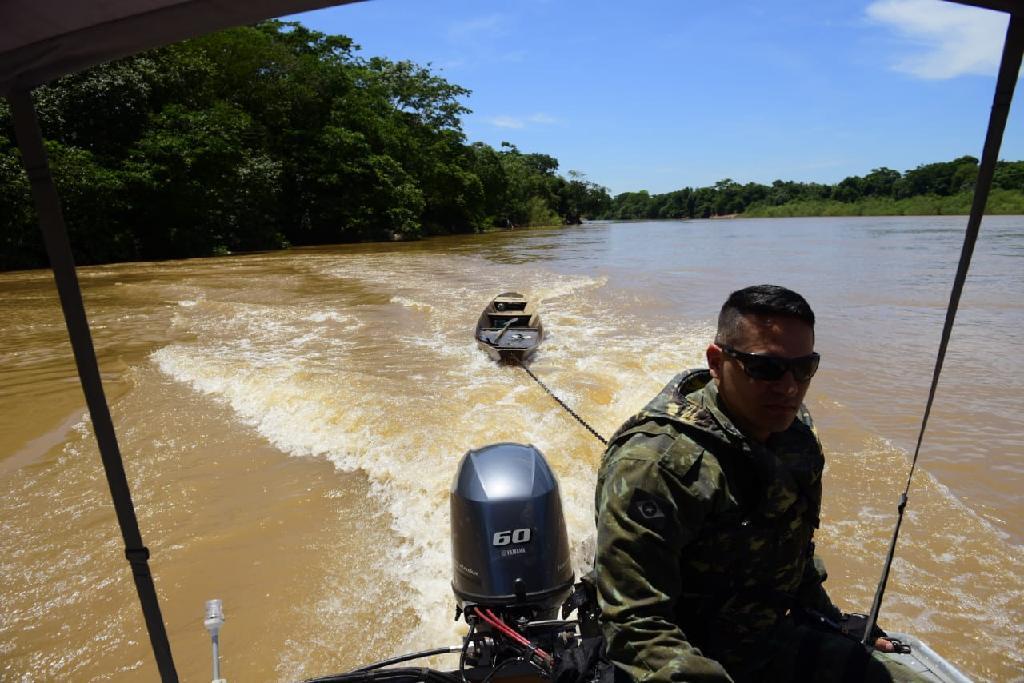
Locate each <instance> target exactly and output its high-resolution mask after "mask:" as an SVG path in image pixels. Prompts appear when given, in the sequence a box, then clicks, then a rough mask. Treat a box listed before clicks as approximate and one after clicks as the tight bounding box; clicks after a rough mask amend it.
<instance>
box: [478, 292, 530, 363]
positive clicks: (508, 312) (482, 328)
mask: <svg viewBox="0 0 1024 683" xmlns="http://www.w3.org/2000/svg"><path fill="white" fill-rule="evenodd" d="M543 338H544V326H543V325H542V324H541V322H540V316H539V315H538V314H537V306H536V304H534V303H532V302H530V301H527V300H526V297H525V296H523V295H522V294H519V293H518V292H505V293H503V294H499V295H498V296H496V297H494V300H493V301H491V303H489V304H487V308H485V309H484V312H483V313H481V314H480V319H479V320H478V321H477V323H476V341H477V344H478V345H479V346H480V348H481V349H483V350H484V351H486V352H487V355H489V356H490V357H491V358H493V359H494V360H497V361H506V362H508V361H521V360H525V359H526V358H528V357H529V356H530V354H532V353H533V352H534V351H536V350H537V347H538V346H540V342H541V339H543Z"/></svg>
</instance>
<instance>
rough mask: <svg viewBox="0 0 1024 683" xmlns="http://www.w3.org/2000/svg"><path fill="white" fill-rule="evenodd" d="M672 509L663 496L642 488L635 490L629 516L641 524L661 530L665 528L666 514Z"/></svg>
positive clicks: (653, 529) (630, 502)
mask: <svg viewBox="0 0 1024 683" xmlns="http://www.w3.org/2000/svg"><path fill="white" fill-rule="evenodd" d="M670 510H671V506H670V505H669V503H668V501H666V500H665V499H664V498H662V497H661V496H658V495H655V494H653V493H648V492H647V491H643V490H641V489H634V490H633V497H632V498H630V501H629V518H630V519H632V520H633V521H634V522H636V523H637V524H639V525H640V526H642V527H645V528H647V529H651V530H652V531H661V530H662V529H664V528H665V523H666V521H667V518H666V515H667V514H668V513H669V511H670Z"/></svg>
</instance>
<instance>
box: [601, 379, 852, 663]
mask: <svg viewBox="0 0 1024 683" xmlns="http://www.w3.org/2000/svg"><path fill="white" fill-rule="evenodd" d="M823 465H824V457H823V456H822V453H821V446H820V444H819V443H818V438H817V436H816V434H815V432H814V430H813V427H812V424H811V420H810V416H809V415H808V414H807V411H806V409H804V408H803V407H801V410H800V413H799V415H798V416H797V419H796V420H794V422H793V424H792V426H790V428H789V429H787V430H786V431H785V432H781V433H778V434H773V435H772V436H771V437H770V438H769V440H768V442H767V443H766V444H760V443H757V442H754V441H752V440H750V439H748V438H747V437H745V436H744V435H743V434H742V433H741V432H740V431H739V430H738V429H737V428H736V426H735V425H733V423H732V422H731V421H730V420H729V418H728V417H727V416H726V415H725V414H724V413H723V411H722V409H721V407H720V405H719V401H718V391H717V386H716V384H715V382H713V381H711V376H710V373H709V372H708V371H707V370H693V371H689V372H686V373H682V374H680V375H678V376H676V377H675V378H674V379H673V380H672V381H671V382H670V383H669V384H668V385H667V386H666V387H665V388H664V389H663V390H662V392H661V393H660V394H659V395H658V396H657V397H656V398H655V399H654V400H653V401H651V402H650V403H649V404H648V405H647V407H646V408H644V409H643V410H642V411H641V412H640V413H638V414H637V415H636V416H634V417H633V418H631V419H630V420H629V421H627V422H626V423H625V424H624V425H623V426H622V427H621V428H620V429H619V431H618V432H616V433H615V435H614V436H613V437H612V439H611V440H610V442H609V446H608V450H607V451H606V452H605V455H604V459H603V461H602V464H601V469H600V472H599V476H598V483H597V500H596V507H597V553H596V558H595V567H594V568H595V572H594V580H595V583H596V587H597V593H598V601H599V604H600V607H601V612H602V616H601V619H602V628H603V631H604V635H605V639H606V641H607V649H608V654H609V657H610V658H611V659H612V661H614V662H615V663H616V664H617V665H619V666H620V667H621V668H623V669H625V670H626V671H627V672H628V673H630V674H631V675H632V677H633V678H634V679H635V680H637V681H641V682H642V683H662V682H668V681H697V680H699V681H727V680H730V678H729V676H728V674H727V673H726V670H731V669H732V668H733V666H732V663H735V662H743V665H744V668H747V666H748V665H751V664H753V665H754V666H756V663H757V661H758V660H762V659H763V660H764V661H767V659H768V658H769V657H770V656H771V652H770V651H769V650H770V645H768V644H767V641H768V639H766V638H762V637H761V636H763V635H764V634H766V633H767V632H769V631H770V630H771V629H772V627H774V626H775V625H776V624H777V623H778V622H779V621H780V620H781V619H783V618H785V615H786V614H787V612H788V611H789V610H791V609H792V608H794V607H797V606H805V607H811V608H814V609H816V610H817V611H818V612H820V613H822V614H824V615H826V616H828V617H830V618H837V617H838V615H839V612H838V610H837V609H836V608H835V606H833V605H832V603H831V601H830V600H829V598H828V596H827V594H826V593H825V590H824V587H823V586H822V582H823V581H824V580H825V570H824V565H822V564H821V563H820V561H819V560H817V558H815V557H814V543H813V540H812V539H813V536H814V530H815V529H816V528H817V526H818V520H819V512H820V508H821V472H822V467H823ZM723 664H724V665H725V667H724V668H723V666H722V665H723Z"/></svg>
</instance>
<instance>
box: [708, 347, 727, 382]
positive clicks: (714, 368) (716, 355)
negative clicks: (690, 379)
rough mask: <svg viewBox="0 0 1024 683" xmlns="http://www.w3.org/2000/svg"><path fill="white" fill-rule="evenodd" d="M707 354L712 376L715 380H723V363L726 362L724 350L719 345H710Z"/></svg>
mask: <svg viewBox="0 0 1024 683" xmlns="http://www.w3.org/2000/svg"><path fill="white" fill-rule="evenodd" d="M705 353H706V355H707V358H708V369H709V370H711V376H712V377H713V378H715V379H721V378H722V363H723V361H724V354H723V353H722V349H721V348H719V346H718V345H717V344H709V345H708V350H707V351H706V352H705Z"/></svg>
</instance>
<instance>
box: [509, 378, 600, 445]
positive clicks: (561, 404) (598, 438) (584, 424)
mask: <svg viewBox="0 0 1024 683" xmlns="http://www.w3.org/2000/svg"><path fill="white" fill-rule="evenodd" d="M513 362H514V363H515V364H516V365H518V366H519V367H521V368H522V369H523V370H526V374H528V375H529V376H530V377H532V378H533V381H534V382H536V383H537V384H539V385H540V387H541V389H543V390H544V391H546V392H548V396H550V397H551V398H553V399H555V401H556V402H557V403H558V405H560V406H562V407H563V408H565V411H566V412H567V413H569V414H570V415H572V416H573V417H574V418H576V421H577V422H579V423H580V424H581V425H583V427H584V428H586V430H587V431H588V432H590V433H591V434H593V435H594V436H595V437H597V440H598V441H600V442H601V443H602V444H604V445H605V446H607V445H608V439H606V438H604V437H603V436H601V435H600V434H598V433H597V431H596V430H595V429H594V428H593V427H591V426H590V425H589V424H587V421H586V420H584V419H583V418H582V417H580V416H579V415H577V414H576V411H574V410H573V409H572V408H570V407H569V406H567V405H566V404H565V401H563V400H562V399H560V398H558V396H556V395H555V392H553V391H551V389H549V388H548V385H546V384H544V382H543V381H541V379H540V378H539V377H537V375H535V374H533V371H532V370H530V368H528V367H526V365H524V364H523V362H522V361H521V360H519V359H518V358H513Z"/></svg>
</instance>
